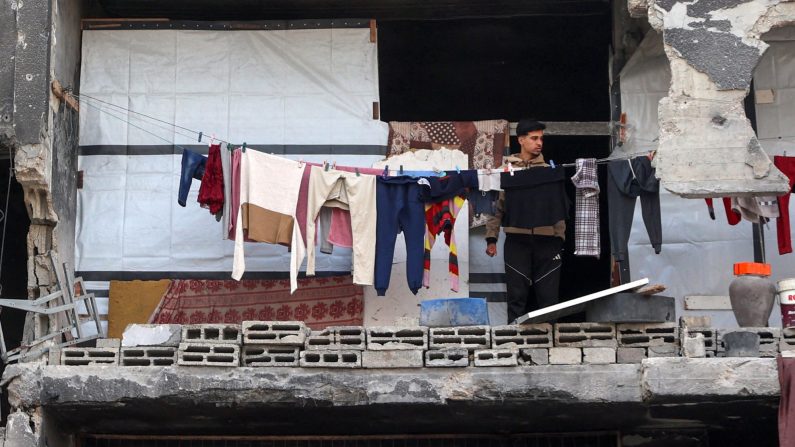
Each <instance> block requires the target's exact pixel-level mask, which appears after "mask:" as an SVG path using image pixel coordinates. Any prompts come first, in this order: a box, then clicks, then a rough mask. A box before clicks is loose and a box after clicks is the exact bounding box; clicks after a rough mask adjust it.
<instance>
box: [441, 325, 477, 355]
mask: <svg viewBox="0 0 795 447" xmlns="http://www.w3.org/2000/svg"><path fill="white" fill-rule="evenodd" d="M428 331H429V334H428V347H429V348H430V349H444V348H467V349H469V350H470V351H473V350H475V349H489V348H491V328H490V327H488V326H458V327H444V328H442V327H432V328H430V329H429V330H428Z"/></svg>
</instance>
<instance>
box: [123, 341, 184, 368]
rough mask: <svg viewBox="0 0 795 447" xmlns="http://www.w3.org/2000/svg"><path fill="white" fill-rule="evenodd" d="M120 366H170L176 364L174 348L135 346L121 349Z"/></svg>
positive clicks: (175, 350)
mask: <svg viewBox="0 0 795 447" xmlns="http://www.w3.org/2000/svg"><path fill="white" fill-rule="evenodd" d="M120 363H121V365H122V366H171V365H174V364H176V363H177V348H176V347H174V346H135V347H125V348H121V360H120Z"/></svg>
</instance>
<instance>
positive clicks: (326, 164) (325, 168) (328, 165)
mask: <svg viewBox="0 0 795 447" xmlns="http://www.w3.org/2000/svg"><path fill="white" fill-rule="evenodd" d="M330 166H331V165H330V164H328V163H325V166H324V167H323V170H324V171H326V172H328V168H329V167H330Z"/></svg>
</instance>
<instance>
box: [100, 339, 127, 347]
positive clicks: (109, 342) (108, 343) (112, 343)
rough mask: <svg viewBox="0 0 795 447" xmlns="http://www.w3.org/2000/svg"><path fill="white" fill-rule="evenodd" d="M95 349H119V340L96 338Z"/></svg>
mask: <svg viewBox="0 0 795 447" xmlns="http://www.w3.org/2000/svg"><path fill="white" fill-rule="evenodd" d="M96 346H97V348H116V349H119V348H121V339H120V338H98V339H97V345H96Z"/></svg>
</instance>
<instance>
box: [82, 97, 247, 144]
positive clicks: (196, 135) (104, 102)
mask: <svg viewBox="0 0 795 447" xmlns="http://www.w3.org/2000/svg"><path fill="white" fill-rule="evenodd" d="M67 93H68V94H69V95H70V96H72V97H74V98H76V99H78V100H79V99H80V98H87V99H90V100H92V101H96V102H99V103H102V104H106V105H108V106H111V107H114V108H116V109H119V110H123V111H125V112H128V113H132V114H135V115H139V116H142V117H145V118H147V119H150V120H152V121H156V122H159V123H163V124H165V125H167V126H169V127H173V128H175V129H182V130H185V131H188V132H190V133H192V134H195V135H185V134H182V133H179V132H176V131H175V132H176V133H178V134H179V135H182V136H184V137H188V136H190V137H191V138H196V139H197V140H198V137H199V135H204V136H207V135H209V134H208V133H207V132H203V131H200V130H195V129H191V128H188V127H184V126H180V125H178V124H176V123H170V122H168V121H165V120H162V119H160V118H157V117H154V116H151V115H147V114H145V113H141V112H137V111H135V110H132V109H128V108H126V107H122V106H119V105H116V104H113V103H111V102H108V101H103V100H101V99H99V98H95V97H93V96H90V95H86V94H80V95H77V94H75V93H72V92H67ZM100 110H102V109H100ZM214 139H215V140H216V141H218V142H220V143H226V144H232V143H230V142H228V141H225V140H223V139H220V138H217V137H216V138H214Z"/></svg>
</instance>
